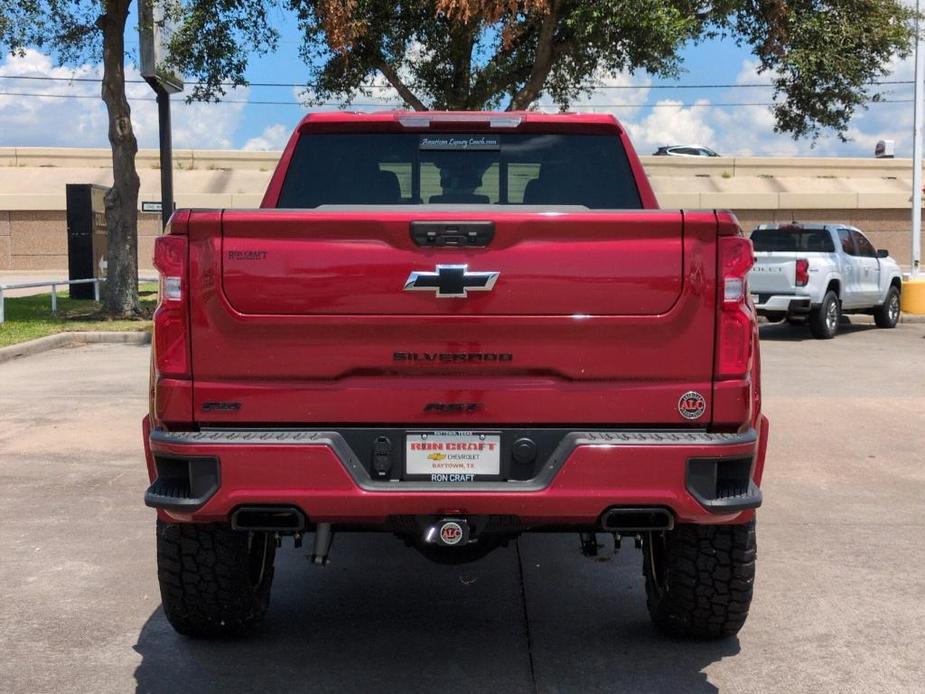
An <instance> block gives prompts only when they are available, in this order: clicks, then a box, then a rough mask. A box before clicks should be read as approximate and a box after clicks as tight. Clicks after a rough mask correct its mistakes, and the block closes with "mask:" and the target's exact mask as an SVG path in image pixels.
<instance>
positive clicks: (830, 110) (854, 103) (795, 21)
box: [724, 0, 915, 139]
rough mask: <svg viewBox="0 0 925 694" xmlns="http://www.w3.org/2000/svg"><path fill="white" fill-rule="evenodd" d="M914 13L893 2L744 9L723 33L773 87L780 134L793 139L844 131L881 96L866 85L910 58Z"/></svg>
mask: <svg viewBox="0 0 925 694" xmlns="http://www.w3.org/2000/svg"><path fill="white" fill-rule="evenodd" d="M914 20H915V11H914V10H913V9H911V8H909V7H907V6H905V5H903V4H902V3H901V2H898V1H897V0H828V1H827V2H819V1H818V0H790V2H788V3H786V4H785V3H784V2H783V1H782V0H779V1H778V2H770V3H768V2H749V3H743V6H742V7H740V8H737V9H736V11H735V12H734V14H732V15H731V17H730V18H729V20H728V22H727V23H726V24H725V25H724V27H726V28H728V29H729V30H730V31H732V32H733V34H734V35H735V36H737V37H738V39H739V40H740V42H745V43H747V44H748V45H749V46H751V47H752V49H753V51H754V53H755V55H756V56H757V58H758V60H759V61H760V64H759V72H763V73H768V74H769V75H770V77H771V80H772V82H773V84H774V90H775V96H776V97H778V98H777V104H776V105H775V107H774V115H775V117H776V119H777V130H779V131H783V132H789V133H792V134H793V135H794V137H800V136H806V135H810V136H814V137H815V136H818V135H819V133H820V131H821V130H822V129H824V128H830V129H832V130H834V131H836V132H837V133H838V134H839V135H840V136H842V139H844V131H845V130H846V128H847V126H848V122H849V121H850V120H851V118H852V116H853V115H854V113H855V111H856V110H857V109H858V108H859V107H862V106H863V105H864V104H865V103H866V102H868V101H871V100H878V99H880V98H881V95H880V94H879V93H877V92H876V91H873V92H871V91H870V90H869V89H868V87H867V83H868V82H870V81H872V80H876V79H877V78H879V77H883V76H884V75H886V74H887V67H888V63H889V61H890V59H891V58H892V57H893V56H899V57H902V58H904V57H906V56H908V55H909V51H910V47H911V42H912V39H913V38H914Z"/></svg>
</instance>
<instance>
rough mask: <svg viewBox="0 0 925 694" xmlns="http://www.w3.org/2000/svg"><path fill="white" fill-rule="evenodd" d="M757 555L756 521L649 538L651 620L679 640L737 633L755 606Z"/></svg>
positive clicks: (645, 568)
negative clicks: (749, 611)
mask: <svg viewBox="0 0 925 694" xmlns="http://www.w3.org/2000/svg"><path fill="white" fill-rule="evenodd" d="M756 553H757V549H756V542H755V521H751V522H749V523H746V524H743V525H678V526H676V527H675V529H674V530H670V531H668V532H660V533H649V534H648V536H647V537H646V539H645V541H644V547H643V557H644V565H643V574H644V575H645V577H646V604H647V606H648V608H649V616H650V617H651V618H652V621H653V622H654V623H655V624H656V626H658V628H659V629H661V630H662V631H664V632H665V633H666V634H669V635H671V636H676V637H684V638H694V639H718V638H723V637H725V636H733V635H734V634H736V633H738V631H739V629H741V628H742V625H743V624H745V619H746V618H747V617H748V608H749V605H751V602H752V590H753V587H754V582H755V556H756Z"/></svg>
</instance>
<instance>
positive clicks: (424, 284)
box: [405, 265, 501, 299]
mask: <svg viewBox="0 0 925 694" xmlns="http://www.w3.org/2000/svg"><path fill="white" fill-rule="evenodd" d="M500 274H501V273H500V272H492V271H489V272H474V271H473V272H470V271H469V266H468V265H438V266H437V267H436V269H435V271H434V272H419V271H415V272H412V273H411V274H410V275H408V279H407V280H405V291H406V292H422V291H423V292H435V293H436V295H437V296H438V297H440V298H441V299H444V298H447V299H453V298H457V299H464V298H466V297H467V296H468V295H469V292H490V291H491V290H492V289H493V288H494V286H495V282H496V281H497V279H498V275H500Z"/></svg>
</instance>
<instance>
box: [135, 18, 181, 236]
mask: <svg viewBox="0 0 925 694" xmlns="http://www.w3.org/2000/svg"><path fill="white" fill-rule="evenodd" d="M168 5H170V6H168ZM176 9H177V8H176V0H141V1H140V2H139V3H138V20H139V21H138V32H139V37H138V38H139V46H140V49H141V50H140V51H139V53H140V54H141V55H140V57H141V76H142V77H144V78H145V80H146V81H147V82H148V84H150V85H151V88H152V89H153V90H154V92H155V94H157V121H158V135H159V137H158V139H159V141H160V150H161V221H162V222H163V224H164V226H167V221H168V220H169V219H170V215H172V214H173V143H172V142H171V137H170V95H171V94H176V93H177V92H181V91H183V78H182V77H181V76H180V75H177V74H174V73H172V72H170V71H169V70H165V69H164V67H163V63H164V58H165V57H166V55H167V48H168V45H169V43H170V35H171V34H172V33H173V24H174V22H173V14H172V13H174V12H176Z"/></svg>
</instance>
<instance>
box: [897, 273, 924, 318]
mask: <svg viewBox="0 0 925 694" xmlns="http://www.w3.org/2000/svg"><path fill="white" fill-rule="evenodd" d="M902 310H903V313H914V314H916V315H919V316H922V315H925V277H916V278H915V279H907V280H905V281H904V282H903V290H902Z"/></svg>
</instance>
